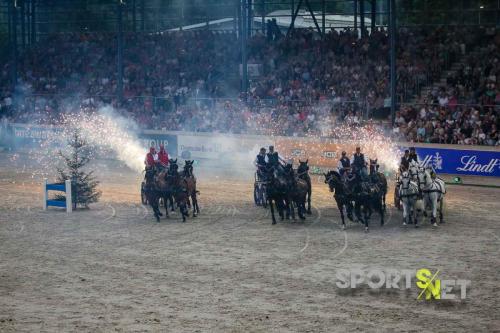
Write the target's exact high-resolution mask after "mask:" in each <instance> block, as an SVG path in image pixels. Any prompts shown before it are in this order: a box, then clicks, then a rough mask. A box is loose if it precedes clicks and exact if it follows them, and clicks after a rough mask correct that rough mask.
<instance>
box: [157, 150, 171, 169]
mask: <svg viewBox="0 0 500 333" xmlns="http://www.w3.org/2000/svg"><path fill="white" fill-rule="evenodd" d="M168 161H169V157H168V152H167V151H166V150H165V146H163V145H160V151H159V152H158V160H157V161H156V166H157V167H158V168H159V169H160V170H164V169H166V168H167V167H168Z"/></svg>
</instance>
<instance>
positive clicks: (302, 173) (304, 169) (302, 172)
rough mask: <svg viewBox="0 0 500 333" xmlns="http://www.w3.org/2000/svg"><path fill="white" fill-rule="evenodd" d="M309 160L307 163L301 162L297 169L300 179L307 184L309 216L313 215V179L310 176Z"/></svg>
mask: <svg viewBox="0 0 500 333" xmlns="http://www.w3.org/2000/svg"><path fill="white" fill-rule="evenodd" d="M308 162H309V159H307V160H306V161H305V162H302V161H301V160H299V166H298V167H297V176H298V177H299V179H302V180H304V181H305V182H306V184H307V214H312V212H311V193H312V185H311V177H310V176H309V165H308V164H307V163H308Z"/></svg>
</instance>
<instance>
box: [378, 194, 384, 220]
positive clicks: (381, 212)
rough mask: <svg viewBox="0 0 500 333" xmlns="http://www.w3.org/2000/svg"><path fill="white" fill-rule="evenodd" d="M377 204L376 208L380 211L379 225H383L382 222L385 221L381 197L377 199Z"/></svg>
mask: <svg viewBox="0 0 500 333" xmlns="http://www.w3.org/2000/svg"><path fill="white" fill-rule="evenodd" d="M377 204H378V205H379V206H378V209H379V212H380V226H381V227H383V226H384V223H385V221H384V214H385V209H384V202H383V201H382V198H380V199H379V200H377Z"/></svg>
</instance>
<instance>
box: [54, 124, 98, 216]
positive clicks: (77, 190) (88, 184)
mask: <svg viewBox="0 0 500 333" xmlns="http://www.w3.org/2000/svg"><path fill="white" fill-rule="evenodd" d="M68 146H69V148H70V152H69V154H68V155H66V154H64V153H63V152H62V151H59V155H60V156H61V157H62V159H63V161H64V163H65V167H64V168H58V169H57V172H58V173H59V176H58V181H59V182H64V181H66V180H67V179H69V180H71V184H72V185H71V190H72V199H73V207H74V208H76V207H77V206H78V205H79V206H80V207H85V208H88V205H89V204H91V203H94V202H97V201H98V200H99V197H100V196H101V191H99V190H97V186H98V185H99V182H98V181H97V180H96V179H95V177H94V176H93V171H89V172H85V171H84V170H83V169H84V167H85V166H86V165H87V164H88V163H89V162H90V160H91V157H92V154H91V152H92V151H91V149H90V147H89V145H88V143H87V141H86V140H85V139H84V138H82V135H81V133H80V131H79V130H74V132H73V133H72V136H71V138H70V139H69V140H68Z"/></svg>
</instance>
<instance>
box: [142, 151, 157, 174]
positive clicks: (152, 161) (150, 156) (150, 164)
mask: <svg viewBox="0 0 500 333" xmlns="http://www.w3.org/2000/svg"><path fill="white" fill-rule="evenodd" d="M157 161H158V154H157V153H156V149H155V147H151V148H149V153H147V154H146V159H145V160H144V164H145V165H146V170H149V169H152V168H154V167H155V165H156V163H157Z"/></svg>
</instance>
